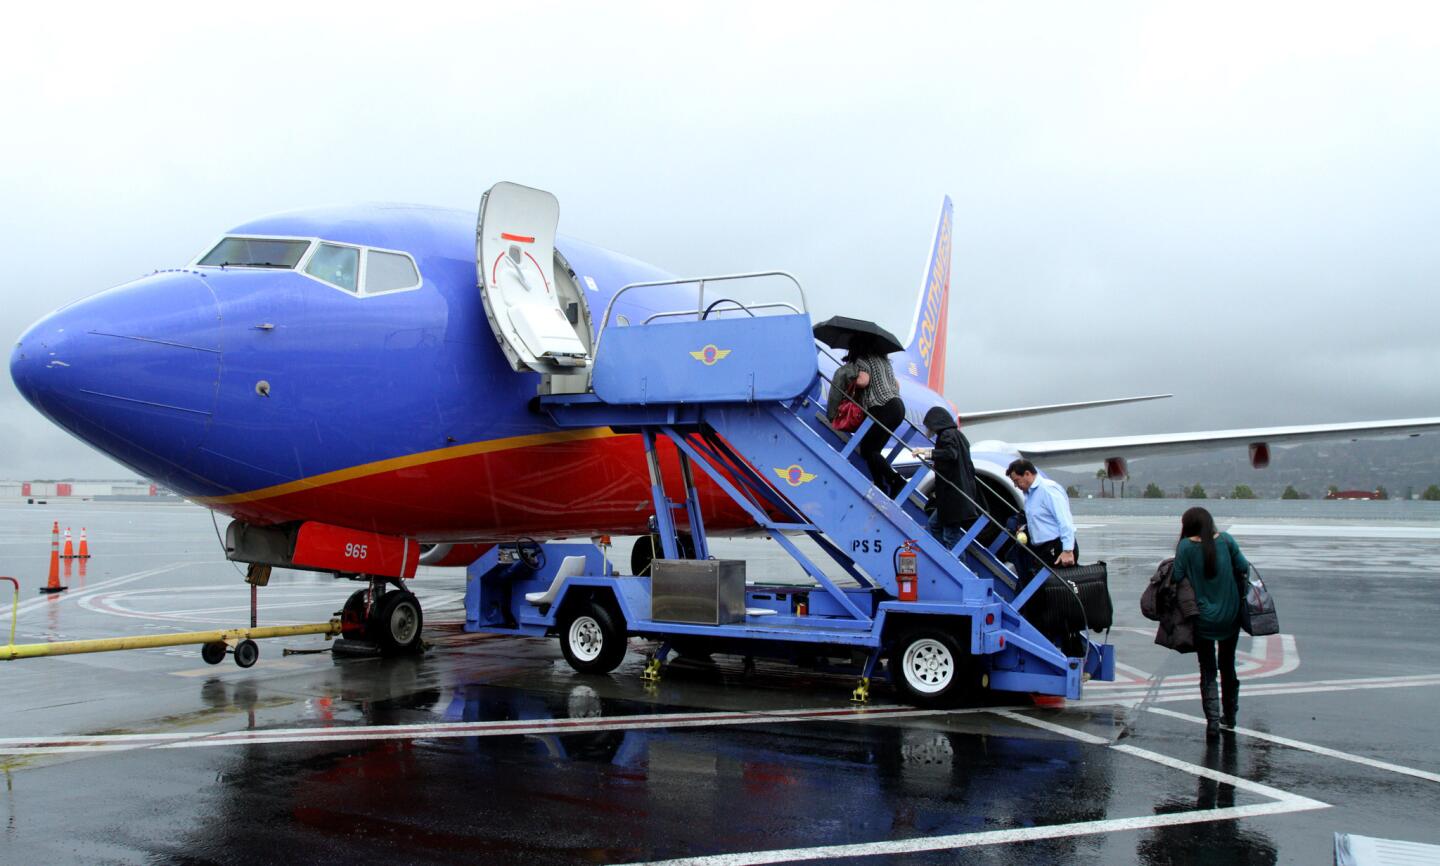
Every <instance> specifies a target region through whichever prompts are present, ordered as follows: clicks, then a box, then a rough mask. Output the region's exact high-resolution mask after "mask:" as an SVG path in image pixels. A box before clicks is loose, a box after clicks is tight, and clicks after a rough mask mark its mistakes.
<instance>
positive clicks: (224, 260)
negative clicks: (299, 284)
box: [199, 238, 310, 268]
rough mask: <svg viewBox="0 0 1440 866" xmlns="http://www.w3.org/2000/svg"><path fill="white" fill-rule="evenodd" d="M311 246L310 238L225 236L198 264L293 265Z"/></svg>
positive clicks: (236, 265) (265, 266) (212, 265)
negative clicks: (289, 239) (294, 239)
mask: <svg viewBox="0 0 1440 866" xmlns="http://www.w3.org/2000/svg"><path fill="white" fill-rule="evenodd" d="M309 246H310V242H309V241H286V240H276V239H274V238H225V239H224V240H222V241H221V242H220V243H218V244H216V245H215V249H213V250H211V251H210V252H208V253H206V255H205V258H203V259H201V260H200V262H199V263H200V264H201V265H208V266H210V267H220V268H224V267H239V268H293V267H295V265H296V264H298V263H299V261H300V258H301V257H302V256H304V255H305V250H306V249H308V248H309Z"/></svg>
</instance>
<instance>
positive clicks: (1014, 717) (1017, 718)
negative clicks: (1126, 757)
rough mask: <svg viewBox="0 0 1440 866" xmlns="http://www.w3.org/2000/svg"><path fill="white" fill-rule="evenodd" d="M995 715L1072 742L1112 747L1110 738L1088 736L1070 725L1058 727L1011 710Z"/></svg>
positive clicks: (1052, 723) (1001, 711) (996, 711)
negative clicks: (1067, 738) (1054, 734)
mask: <svg viewBox="0 0 1440 866" xmlns="http://www.w3.org/2000/svg"><path fill="white" fill-rule="evenodd" d="M994 714H995V715H997V716H1000V717H1002V718H1006V719H1010V720H1011V721H1013V722H1020V723H1021V724H1024V725H1030V726H1031V727H1036V728H1040V729H1041V730H1044V731H1050V732H1052V733H1056V734H1059V735H1060V736H1062V737H1069V738H1070V739H1072V740H1079V741H1080V742H1082V743H1089V744H1090V745H1092V746H1108V745H1110V738H1109V737H1097V736H1095V735H1094V734H1087V733H1085V732H1084V731H1080V730H1076V729H1075V728H1072V727H1069V726H1068V725H1057V724H1055V723H1054V722H1047V721H1045V720H1044V719H1037V718H1034V717H1032V716H1022V715H1020V714H1019V713H1016V712H1012V711H1010V710H995V711H994Z"/></svg>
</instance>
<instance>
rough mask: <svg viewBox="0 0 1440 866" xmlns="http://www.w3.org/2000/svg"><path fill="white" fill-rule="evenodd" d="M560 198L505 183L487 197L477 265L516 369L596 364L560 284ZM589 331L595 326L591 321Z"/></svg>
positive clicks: (494, 323) (577, 368) (489, 310)
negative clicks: (557, 229) (557, 252)
mask: <svg viewBox="0 0 1440 866" xmlns="http://www.w3.org/2000/svg"><path fill="white" fill-rule="evenodd" d="M559 222H560V202H559V201H557V200H556V199H555V196H553V195H551V194H550V193H548V192H545V191H543V190H538V189H531V188H530V187H527V186H520V185H519V184H515V183H507V182H503V181H502V182H501V183H497V184H495V185H494V186H492V187H491V188H490V191H489V192H487V193H485V196H484V197H483V198H482V199H480V223H479V226H478V228H477V230H476V233H475V265H476V271H477V274H478V277H479V285H480V297H481V299H482V301H483V302H484V305H485V316H486V318H488V319H489V320H490V328H491V329H492V330H493V331H494V332H495V337H496V338H497V339H498V340H499V341H500V348H501V349H503V350H504V352H505V357H506V358H508V359H509V360H510V365H511V366H512V367H514V368H515V369H516V370H522V371H523V370H534V371H535V372H537V373H552V374H556V373H558V374H564V373H576V372H581V370H583V368H585V367H586V366H587V365H588V364H589V362H590V354H589V351H588V350H587V348H586V345H585V343H583V342H581V340H580V336H579V335H578V334H577V333H576V322H575V320H573V319H572V317H571V315H568V314H567V312H566V310H567V307H568V308H571V309H573V305H572V304H567V303H566V302H565V300H564V299H563V298H562V296H561V293H560V291H559V290H558V287H557V286H556V283H555V227H556V225H557V224H558V223H559ZM586 327H587V329H588V324H587V325H586Z"/></svg>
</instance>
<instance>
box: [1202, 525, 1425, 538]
mask: <svg viewBox="0 0 1440 866" xmlns="http://www.w3.org/2000/svg"><path fill="white" fill-rule="evenodd" d="M1229 532H1230V534H1231V535H1257V536H1258V535H1281V536H1293V537H1296V538H1375V539H1385V538H1393V539H1405V540H1409V539H1415V538H1440V527H1436V526H1374V525H1366V526H1330V525H1327V524H1323V523H1307V524H1296V523H1243V524H1235V525H1233V526H1231V527H1230V529H1229Z"/></svg>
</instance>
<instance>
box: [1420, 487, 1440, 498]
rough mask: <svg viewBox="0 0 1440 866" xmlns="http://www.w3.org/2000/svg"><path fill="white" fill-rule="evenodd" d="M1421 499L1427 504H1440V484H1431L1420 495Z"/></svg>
mask: <svg viewBox="0 0 1440 866" xmlns="http://www.w3.org/2000/svg"><path fill="white" fill-rule="evenodd" d="M1420 498H1421V499H1423V500H1425V501H1426V502H1440V484H1431V485H1430V486H1429V487H1427V488H1425V492H1424V493H1422V494H1420Z"/></svg>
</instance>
